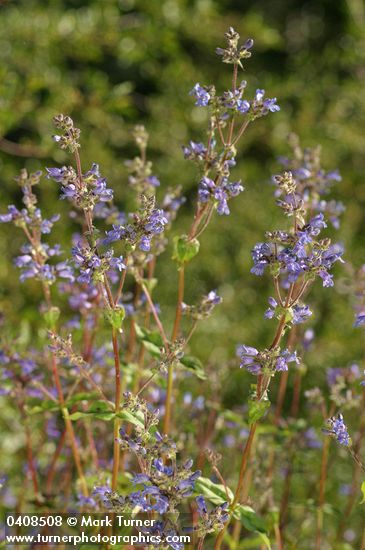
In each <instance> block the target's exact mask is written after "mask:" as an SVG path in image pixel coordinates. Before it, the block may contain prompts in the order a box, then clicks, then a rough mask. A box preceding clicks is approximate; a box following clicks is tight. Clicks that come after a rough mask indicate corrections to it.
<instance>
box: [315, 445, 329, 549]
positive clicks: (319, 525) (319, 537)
mask: <svg viewBox="0 0 365 550" xmlns="http://www.w3.org/2000/svg"><path fill="white" fill-rule="evenodd" d="M330 442H331V438H330V437H326V438H325V440H324V443H323V449H322V461H321V476H320V480H319V498H318V509H317V531H316V550H320V549H321V545H322V529H323V504H324V494H325V493H324V492H325V484H326V477H327V464H328V452H329V446H330Z"/></svg>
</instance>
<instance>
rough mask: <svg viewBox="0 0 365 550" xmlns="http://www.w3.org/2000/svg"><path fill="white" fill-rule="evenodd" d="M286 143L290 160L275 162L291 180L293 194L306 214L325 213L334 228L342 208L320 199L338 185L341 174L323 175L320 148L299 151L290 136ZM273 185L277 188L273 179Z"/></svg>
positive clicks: (329, 172)
mask: <svg viewBox="0 0 365 550" xmlns="http://www.w3.org/2000/svg"><path fill="white" fill-rule="evenodd" d="M289 143H290V145H291V147H292V149H293V156H292V158H289V157H280V158H279V161H280V163H281V164H282V165H283V166H284V167H285V169H286V170H287V171H290V173H291V174H292V176H293V178H294V179H295V185H296V195H297V196H298V197H300V199H301V201H303V204H304V206H305V209H306V211H311V212H318V213H319V212H322V213H323V214H326V216H327V217H328V219H329V220H330V222H331V223H332V225H333V226H334V227H335V228H338V227H339V224H340V222H339V217H340V215H341V214H342V213H343V211H344V209H345V208H344V205H343V204H342V203H341V202H337V201H335V200H333V199H331V200H327V199H325V198H324V196H326V195H328V193H329V192H330V190H331V189H332V187H333V185H334V184H335V183H339V182H341V179H342V178H341V175H340V174H339V172H338V170H330V171H328V172H327V171H326V170H324V169H323V168H322V167H321V149H320V147H314V148H306V149H302V148H301V147H300V144H299V140H298V138H297V136H295V135H294V134H292V135H291V136H290V140H289ZM274 183H275V184H276V185H277V183H278V182H277V181H275V179H274Z"/></svg>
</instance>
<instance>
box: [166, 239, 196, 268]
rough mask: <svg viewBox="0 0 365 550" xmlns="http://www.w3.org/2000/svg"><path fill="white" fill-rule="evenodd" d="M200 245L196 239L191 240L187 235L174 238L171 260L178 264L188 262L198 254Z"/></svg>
mask: <svg viewBox="0 0 365 550" xmlns="http://www.w3.org/2000/svg"><path fill="white" fill-rule="evenodd" d="M199 248H200V243H199V241H198V239H191V240H189V237H188V236H187V235H181V236H180V237H175V238H174V253H173V256H172V259H173V260H175V261H177V262H178V263H179V264H186V263H188V262H190V260H192V259H193V258H194V256H196V255H197V254H198V252H199Z"/></svg>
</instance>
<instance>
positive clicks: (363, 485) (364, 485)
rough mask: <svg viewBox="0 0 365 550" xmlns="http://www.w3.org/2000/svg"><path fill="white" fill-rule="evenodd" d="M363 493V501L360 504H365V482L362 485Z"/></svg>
mask: <svg viewBox="0 0 365 550" xmlns="http://www.w3.org/2000/svg"><path fill="white" fill-rule="evenodd" d="M361 493H362V499H361V501H360V504H364V502H365V481H363V482H362V483H361Z"/></svg>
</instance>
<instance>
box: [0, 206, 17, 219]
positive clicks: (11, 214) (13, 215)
mask: <svg viewBox="0 0 365 550" xmlns="http://www.w3.org/2000/svg"><path fill="white" fill-rule="evenodd" d="M20 216H21V213H20V212H19V210H18V209H17V208H16V207H15V206H14V205H13V204H11V205H10V206H8V213H7V214H0V222H1V223H8V222H12V221H14V220H16V219H17V218H19V217H20Z"/></svg>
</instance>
